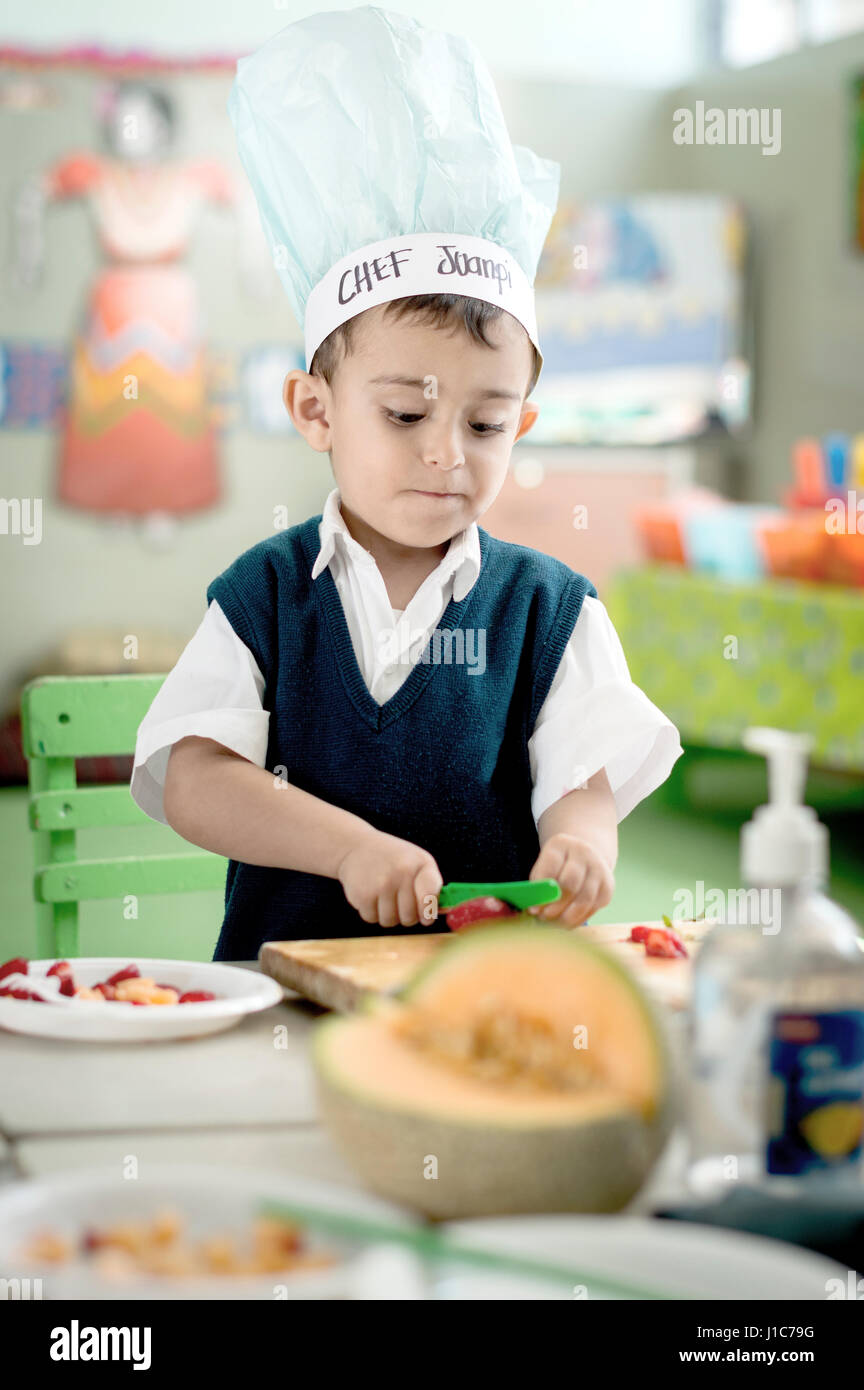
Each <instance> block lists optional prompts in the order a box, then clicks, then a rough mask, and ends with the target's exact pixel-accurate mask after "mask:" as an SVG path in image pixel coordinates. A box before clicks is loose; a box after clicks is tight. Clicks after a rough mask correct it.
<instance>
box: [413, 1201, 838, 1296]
mask: <svg viewBox="0 0 864 1390" xmlns="http://www.w3.org/2000/svg"><path fill="white" fill-rule="evenodd" d="M442 1233H443V1234H446V1235H449V1236H450V1237H451V1238H452V1239H453V1240H454V1241H458V1242H459V1244H460V1245H469V1244H470V1245H472V1246H474V1247H475V1248H477V1249H481V1250H484V1251H487V1252H493V1253H496V1254H508V1255H515V1256H521V1257H522V1258H524V1259H534V1260H539V1261H542V1262H543V1263H545V1264H547V1265H549V1264H560V1265H564V1266H568V1267H569V1268H571V1269H575V1270H577V1271H579V1270H584V1271H586V1272H590V1273H593V1274H595V1275H596V1276H597V1278H598V1279H600V1278H602V1276H604V1275H605V1276H606V1277H607V1278H609V1279H612V1280H614V1281H616V1282H617V1283H619V1284H625V1285H629V1286H633V1285H635V1286H638V1288H640V1289H643V1290H645V1293H644V1294H641V1295H640V1294H639V1293H634V1294H633V1295H632V1297H635V1298H639V1297H650V1296H651V1295H652V1294H653V1296H654V1297H659V1298H661V1299H663V1298H664V1296H665V1298H666V1299H667V1300H668V1299H670V1298H689V1299H745V1300H759V1299H810V1300H823V1301H824V1300H826V1299H827V1298H828V1296H829V1293H830V1291H831V1290H832V1288H834V1287H835V1286H833V1285H832V1284H831V1283H830V1281H831V1280H834V1279H839V1280H841V1281H842V1284H843V1287H844V1288H846V1287H847V1284H848V1274H849V1271H848V1270H846V1269H845V1268H844V1267H843V1266H842V1265H840V1264H838V1263H836V1261H834V1260H830V1259H828V1258H827V1257H826V1256H824V1255H818V1254H815V1253H814V1252H813V1251H812V1250H805V1249H803V1248H802V1247H801V1246H795V1245H792V1244H789V1243H787V1242H786V1241H781V1240H771V1239H769V1238H768V1237H766V1236H754V1235H749V1234H747V1233H745V1232H743V1231H731V1230H726V1229H721V1228H719V1227H717V1226H703V1225H699V1224H698V1223H695V1222H689V1221H664V1220H660V1219H658V1218H651V1217H637V1216H569V1215H561V1216H540V1217H536V1216H515V1217H496V1218H494V1219H488V1220H485V1219H484V1220H477V1221H459V1222H450V1223H448V1224H447V1225H446V1226H444V1227H442ZM581 1283H583V1284H584V1285H585V1287H586V1289H587V1294H585V1293H581V1294H580V1293H577V1292H574V1280H573V1279H570V1278H567V1276H566V1275H565V1276H564V1277H562V1281H561V1286H560V1287H559V1286H558V1285H557V1284H556V1283H553V1282H551V1281H550V1282H549V1283H545V1282H541V1281H539V1280H535V1279H532V1278H530V1277H529V1276H528V1275H523V1274H516V1273H514V1274H507V1273H503V1272H502V1273H498V1272H497V1271H494V1270H490V1271H486V1270H483V1269H476V1270H472V1269H470V1267H468V1266H465V1265H463V1266H461V1267H458V1268H457V1266H456V1265H455V1264H453V1265H450V1266H448V1269H447V1271H446V1272H444V1271H441V1273H440V1275H439V1277H438V1278H437V1279H436V1282H435V1290H434V1294H433V1296H434V1297H435V1298H439V1299H519V1300H522V1299H550V1298H551V1299H558V1300H563V1299H568V1300H573V1299H576V1298H578V1297H583V1298H584V1297H586V1296H587V1298H588V1299H589V1300H590V1299H605V1300H614V1299H616V1298H627V1297H628V1295H627V1294H626V1293H617V1294H616V1293H614V1292H611V1291H609V1290H608V1289H605V1288H601V1287H600V1285H599V1284H597V1285H595V1286H593V1287H592V1284H591V1282H590V1280H584V1281H581ZM834 1296H835V1297H837V1293H836V1292H835V1294H834Z"/></svg>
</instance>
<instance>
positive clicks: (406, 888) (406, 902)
mask: <svg viewBox="0 0 864 1390" xmlns="http://www.w3.org/2000/svg"><path fill="white" fill-rule="evenodd" d="M397 905H398V908H399V921H400V923H401V925H402V926H403V927H416V925H417V920H418V913H417V898H416V896H415V894H414V885H413V884H412V883H407V884H403V885H402V887H401V888H400V889H399V894H398V898H397Z"/></svg>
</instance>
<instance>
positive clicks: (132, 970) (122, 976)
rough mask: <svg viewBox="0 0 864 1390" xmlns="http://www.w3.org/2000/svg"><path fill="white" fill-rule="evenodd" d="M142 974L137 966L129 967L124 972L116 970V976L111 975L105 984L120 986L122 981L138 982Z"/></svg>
mask: <svg viewBox="0 0 864 1390" xmlns="http://www.w3.org/2000/svg"><path fill="white" fill-rule="evenodd" d="M140 974H141V971H140V970H139V969H138V966H137V965H127V966H126V967H125V969H123V970H115V972H114V974H113V975H109V976H108V979H107V980H105V982H104V983H105V984H106V985H119V983H120V981H121V980H136V979H138V977H139V976H140Z"/></svg>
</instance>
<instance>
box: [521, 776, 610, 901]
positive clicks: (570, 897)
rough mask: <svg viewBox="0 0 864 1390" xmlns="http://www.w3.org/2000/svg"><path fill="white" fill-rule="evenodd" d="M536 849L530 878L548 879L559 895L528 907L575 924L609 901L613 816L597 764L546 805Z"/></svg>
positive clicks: (538, 825) (607, 788)
mask: <svg viewBox="0 0 864 1390" xmlns="http://www.w3.org/2000/svg"><path fill="white" fill-rule="evenodd" d="M537 833H538V835H539V838H540V853H539V855H538V857H537V860H536V862H535V864H534V867H533V868H532V870H531V878H554V879H556V880H557V882H558V883H559V884H560V885H561V897H560V898H558V899H557V900H556V901H555V902H554V903H548V904H547V905H546V907H543V908H539V909H531V911H534V912H535V914H536V915H537V916H538V917H541V918H550V919H552V918H557V919H560V920H561V922H562V923H563V924H568V925H570V926H578V925H579V924H580V923H581V922H584V921H585V919H586V917H590V916H591V914H592V913H594V912H597V911H599V910H600V908H601V907H605V906H606V904H607V903H608V902H610V901H611V898H612V893H613V891H614V888H615V879H614V877H613V870H614V868H615V863H616V861H617V859H618V816H617V812H616V808H615V798H614V797H613V795H612V789H611V787H610V786H609V779H608V777H607V776H606V772H605V770H604V769H603V768H601V769H600V771H599V772H596V773H595V774H594V776H593V777H589V778H588V781H587V782H586V784H585V786H584V787H577V788H576V789H575V790H573V791H571V792H568V793H567V794H566V796H562V797H560V798H559V799H558V800H557V801H555V802H553V803H552V805H551V806H548V807H547V808H546V810H545V811H544V812H543V814H542V815H541V817H540V819H539V821H538V823H537Z"/></svg>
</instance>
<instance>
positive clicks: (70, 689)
mask: <svg viewBox="0 0 864 1390" xmlns="http://www.w3.org/2000/svg"><path fill="white" fill-rule="evenodd" d="M164 680H165V677H164V675H163V676H152V675H146V676H132V675H130V676H43V677H41V678H40V679H39V680H36V681H31V682H30V684H29V685H28V686H27V687H26V688H25V691H24V696H23V697H22V706H21V708H22V719H21V723H22V740H23V744H24V755H25V757H27V758H58V757H59V758H62V757H66V758H92V757H103V756H111V755H119V754H123V753H132V752H133V751H134V749H135V739H136V735H137V733H138V725H139V724H140V723H141V720H142V719H143V718H144V715H145V714H146V713H147V710H148V709H149V707H150V705H151V704H152V702H153V699H154V697H155V696H156V694H157V693H158V691H159V689H160V687H161V686H162V683H163V681H164Z"/></svg>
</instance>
